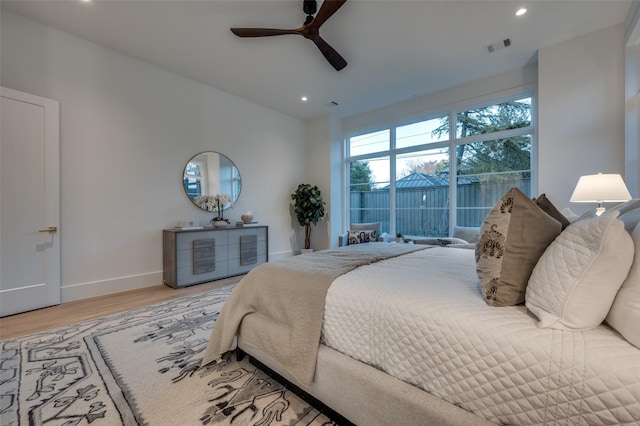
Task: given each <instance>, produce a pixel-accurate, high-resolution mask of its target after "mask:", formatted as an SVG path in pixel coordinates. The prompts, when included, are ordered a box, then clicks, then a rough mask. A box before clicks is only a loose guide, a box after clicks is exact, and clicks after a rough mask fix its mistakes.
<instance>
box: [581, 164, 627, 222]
mask: <svg viewBox="0 0 640 426" xmlns="http://www.w3.org/2000/svg"><path fill="white" fill-rule="evenodd" d="M630 199H631V194H630V193H629V190H628V189H627V186H626V185H625V184H624V181H623V180H622V176H620V175H618V174H602V173H598V174H597V175H585V176H581V177H580V179H578V184H577V185H576V188H575V189H574V190H573V194H572V195H571V199H570V201H571V202H572V203H598V207H597V208H596V215H598V216H600V215H601V214H602V213H604V210H605V208H604V206H603V203H607V202H623V201H629V200H630Z"/></svg>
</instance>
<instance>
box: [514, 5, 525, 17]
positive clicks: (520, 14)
mask: <svg viewBox="0 0 640 426" xmlns="http://www.w3.org/2000/svg"><path fill="white" fill-rule="evenodd" d="M525 13H527V8H526V7H521V8H520V9H518V10H516V16H522V15H524V14H525Z"/></svg>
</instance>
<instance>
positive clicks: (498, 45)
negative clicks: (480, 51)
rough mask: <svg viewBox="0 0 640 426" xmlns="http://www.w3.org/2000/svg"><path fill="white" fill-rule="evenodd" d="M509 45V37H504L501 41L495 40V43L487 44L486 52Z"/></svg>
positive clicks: (492, 51)
mask: <svg viewBox="0 0 640 426" xmlns="http://www.w3.org/2000/svg"><path fill="white" fill-rule="evenodd" d="M509 46H511V39H510V38H505V39H504V40H502V41H496V42H495V43H491V44H488V45H487V46H486V48H487V52H489V53H494V52H495V51H497V50H500V49H504V48H506V47H509Z"/></svg>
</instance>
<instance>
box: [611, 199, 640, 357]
mask: <svg viewBox="0 0 640 426" xmlns="http://www.w3.org/2000/svg"><path fill="white" fill-rule="evenodd" d="M639 211H640V209H639ZM631 238H632V239H633V244H634V246H635V255H634V260H633V264H632V265H631V269H630V270H629V275H627V279H626V280H625V281H624V283H623V284H622V288H621V289H620V291H619V292H618V295H617V296H616V298H615V299H614V301H613V305H612V306H611V310H610V311H609V314H608V315H607V323H608V324H609V325H610V326H611V327H612V328H614V329H615V330H617V331H618V333H620V334H622V335H623V336H624V338H625V339H627V340H628V341H629V342H630V343H631V344H633V345H635V346H637V347H638V348H640V224H638V225H636V228H635V229H634V231H633V233H632V234H631Z"/></svg>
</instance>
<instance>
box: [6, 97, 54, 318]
mask: <svg viewBox="0 0 640 426" xmlns="http://www.w3.org/2000/svg"><path fill="white" fill-rule="evenodd" d="M0 97H1V98H2V104H1V105H0V116H1V123H2V125H1V129H0V142H1V143H0V316H6V315H11V314H15V313H19V312H24V311H29V310H32V309H37V308H42V307H45V306H51V305H56V304H58V303H60V234H59V229H58V227H59V221H60V172H59V166H60V161H59V137H60V131H59V126H60V123H59V105H58V102H57V101H53V100H50V99H46V98H41V97H39V96H34V95H30V94H27V93H22V92H18V91H15V90H11V89H7V88H4V87H2V88H0Z"/></svg>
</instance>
